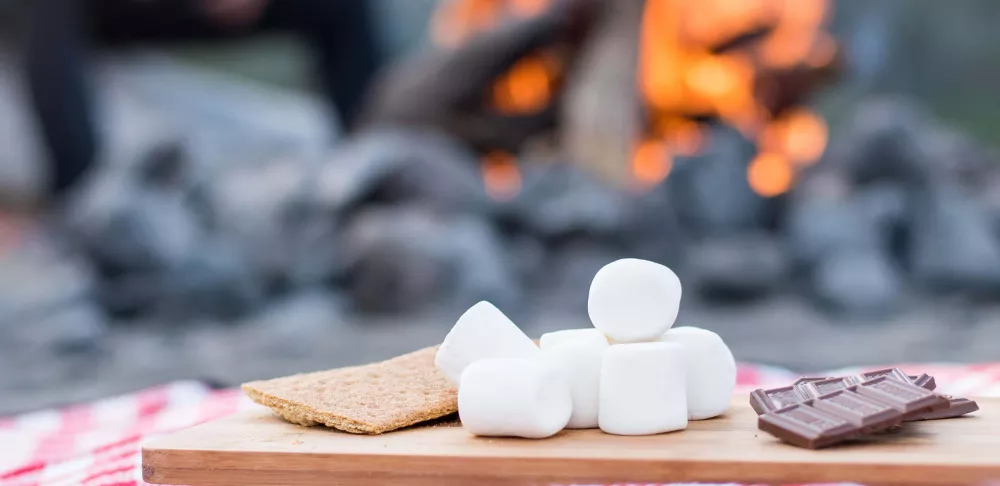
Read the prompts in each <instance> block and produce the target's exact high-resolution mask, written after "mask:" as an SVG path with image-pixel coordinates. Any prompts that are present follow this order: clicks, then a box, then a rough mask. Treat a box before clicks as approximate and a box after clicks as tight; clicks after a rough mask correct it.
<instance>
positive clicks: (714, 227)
mask: <svg viewBox="0 0 1000 486" xmlns="http://www.w3.org/2000/svg"><path fill="white" fill-rule="evenodd" d="M755 151H756V149H755V148H754V145H753V144H752V143H750V142H749V141H748V140H747V139H745V138H743V136H742V135H740V134H739V133H738V132H736V131H735V130H732V129H730V128H727V127H722V126H719V127H714V128H713V129H712V130H711V131H710V132H709V133H708V142H707V146H706V148H705V152H704V153H703V154H701V155H699V156H697V157H678V158H677V159H675V161H674V167H673V169H672V170H671V173H670V177H669V178H668V179H667V182H666V184H667V189H668V190H669V193H670V194H671V198H672V200H673V205H674V207H676V208H677V211H678V215H679V217H680V221H681V223H682V225H683V227H684V228H691V229H692V230H693V231H694V232H697V233H698V234H701V235H721V234H731V233H736V232H740V231H744V230H748V229H754V228H758V227H760V226H762V225H764V224H765V223H766V221H767V218H768V209H769V208H768V201H767V200H765V199H764V198H762V197H760V196H758V195H757V194H756V193H754V192H753V189H751V188H750V184H749V182H747V164H748V162H749V161H750V158H751V157H753V155H754V153H755Z"/></svg>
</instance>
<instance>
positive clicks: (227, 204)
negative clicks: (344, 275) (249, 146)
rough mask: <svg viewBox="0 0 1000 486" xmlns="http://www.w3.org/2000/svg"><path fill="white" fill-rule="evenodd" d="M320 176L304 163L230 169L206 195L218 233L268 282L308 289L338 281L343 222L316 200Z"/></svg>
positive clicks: (299, 160) (314, 166)
mask: <svg viewBox="0 0 1000 486" xmlns="http://www.w3.org/2000/svg"><path fill="white" fill-rule="evenodd" d="M318 171H319V166H318V164H317V163H316V162H314V161H310V160H308V159H304V158H278V159H272V160H269V161H266V162H263V163H258V164H245V165H240V166H236V167H227V168H224V169H223V170H221V171H220V172H219V173H218V174H217V175H216V176H214V177H213V178H212V181H211V182H209V183H208V184H207V185H206V187H205V188H204V189H203V190H204V197H205V205H206V212H207V213H209V214H210V215H211V218H210V219H211V222H212V226H213V230H214V231H216V232H218V233H219V234H220V235H222V236H224V237H225V238H226V239H227V240H228V241H230V242H232V244H234V245H235V246H236V247H237V250H238V251H239V252H240V253H242V254H243V255H245V257H246V259H247V262H248V264H249V265H251V266H253V267H254V269H255V271H256V272H258V273H259V274H260V275H261V277H262V278H264V279H265V280H266V281H267V282H269V283H274V284H278V285H282V286H285V285H289V284H291V285H295V286H302V285H308V284H312V283H316V282H321V281H323V280H326V279H328V278H331V277H332V276H334V275H335V274H336V273H337V271H338V269H337V267H336V262H335V253H336V237H335V234H336V231H337V221H336V219H335V218H334V217H333V215H332V214H330V213H329V212H327V211H325V210H323V209H322V208H321V207H319V206H318V205H316V204H315V202H314V201H312V200H311V199H310V198H311V196H312V191H313V190H314V188H315V177H316V174H317V173H318Z"/></svg>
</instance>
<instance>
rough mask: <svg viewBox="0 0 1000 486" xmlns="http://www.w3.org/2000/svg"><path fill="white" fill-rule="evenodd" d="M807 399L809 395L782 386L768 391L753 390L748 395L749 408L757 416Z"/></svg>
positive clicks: (793, 386)
mask: <svg viewBox="0 0 1000 486" xmlns="http://www.w3.org/2000/svg"><path fill="white" fill-rule="evenodd" d="M809 398H810V397H809V395H805V394H803V393H802V392H801V391H800V390H799V388H798V387H796V386H795V385H791V386H783V387H781V388H771V389H769V390H754V391H753V392H752V393H750V406H751V407H753V409H754V411H756V412H757V415H763V414H765V413H767V412H770V411H772V410H777V409H779V408H785V407H787V406H789V405H793V404H796V403H799V402H802V401H805V400H808V399H809Z"/></svg>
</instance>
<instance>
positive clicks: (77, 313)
mask: <svg viewBox="0 0 1000 486" xmlns="http://www.w3.org/2000/svg"><path fill="white" fill-rule="evenodd" d="M19 327H20V330H19V331H18V333H19V334H20V335H19V336H16V337H15V338H14V339H16V340H17V341H18V342H19V343H20V344H19V346H24V348H22V350H31V352H38V353H42V354H47V355H54V356H64V355H70V354H87V353H94V352H97V351H99V350H100V349H101V347H102V345H103V343H104V339H105V338H106V337H107V335H108V332H109V327H108V319H107V317H106V316H105V314H104V313H103V311H102V310H101V308H100V307H99V306H97V305H96V304H95V303H94V302H92V301H90V300H83V301H79V302H75V303H73V304H70V305H66V306H62V307H58V308H55V309H49V310H48V311H47V312H44V313H42V314H40V315H33V316H31V317H30V318H28V319H24V320H23V321H22V322H21V325H20V326H19Z"/></svg>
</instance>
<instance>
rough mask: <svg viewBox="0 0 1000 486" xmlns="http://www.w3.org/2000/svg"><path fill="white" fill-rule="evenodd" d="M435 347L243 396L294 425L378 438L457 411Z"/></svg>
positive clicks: (287, 380) (256, 386) (267, 385)
mask: <svg viewBox="0 0 1000 486" xmlns="http://www.w3.org/2000/svg"><path fill="white" fill-rule="evenodd" d="M437 348H438V347H437V346H432V347H429V348H424V349H421V350H418V351H414V352H412V353H409V354H404V355H402V356H397V357H395V358H392V359H390V360H387V361H382V362H379V363H373V364H369V365H364V366H351V367H348V368H338V369H334V370H328V371H318V372H315V373H304V374H300V375H293V376H286V377H284V378H275V379H273V380H263V381H253V382H250V383H244V384H243V386H242V389H243V392H244V393H246V394H247V396H249V397H250V399H252V400H253V401H255V402H257V403H259V404H261V405H264V406H266V407H269V408H270V409H271V410H273V411H274V412H275V413H277V414H278V415H280V416H281V417H282V418H284V419H285V420H287V421H289V422H292V423H294V424H299V425H305V426H313V425H319V424H322V425H326V426H327V427H332V428H334V429H337V430H342V431H344V432H349V433H352V434H381V433H383V432H389V431H392V430H396V429H400V428H403V427H407V426H410V425H414V424H417V423H421V422H426V421H429V420H434V419H437V418H440V417H444V416H446V415H450V414H453V413H455V412H457V411H458V398H457V394H458V392H457V390H456V389H455V387H454V386H453V385H452V384H451V382H449V381H448V379H447V378H445V376H444V375H443V374H442V373H441V372H440V371H438V369H437V367H435V366H434V355H435V354H436V353H437Z"/></svg>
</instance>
